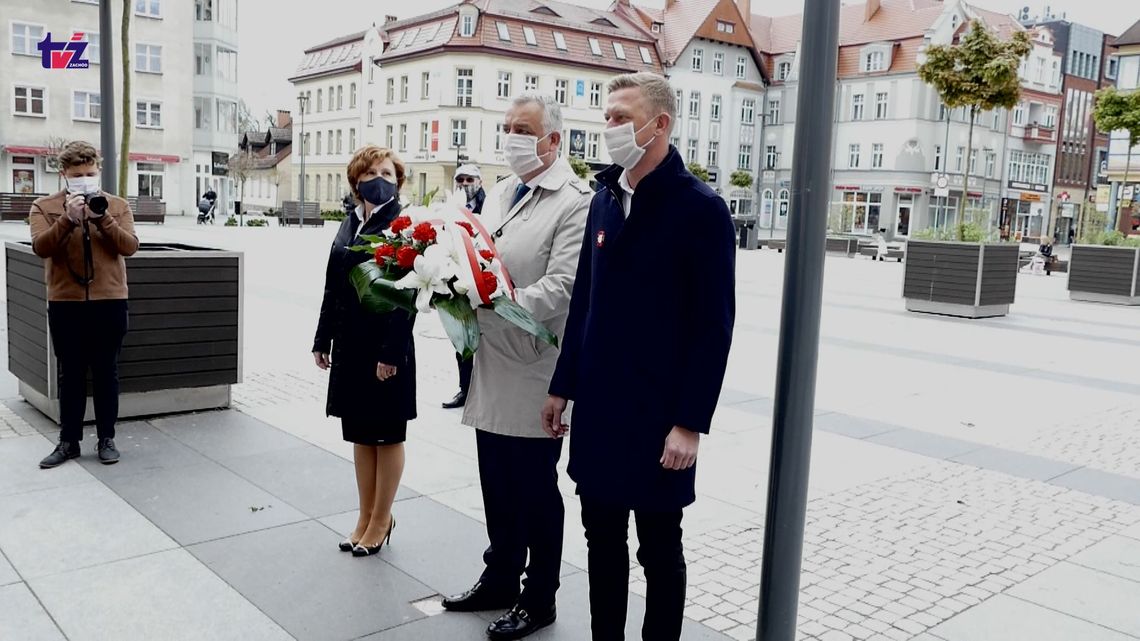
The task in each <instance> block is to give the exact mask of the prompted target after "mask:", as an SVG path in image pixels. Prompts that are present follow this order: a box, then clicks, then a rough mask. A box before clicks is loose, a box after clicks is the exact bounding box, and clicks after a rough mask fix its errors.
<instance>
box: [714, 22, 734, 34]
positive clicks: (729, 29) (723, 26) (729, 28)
mask: <svg viewBox="0 0 1140 641" xmlns="http://www.w3.org/2000/svg"><path fill="white" fill-rule="evenodd" d="M716 30H717V31H719V32H720V33H735V32H736V25H735V24H733V23H731V22H727V21H724V20H717V21H716Z"/></svg>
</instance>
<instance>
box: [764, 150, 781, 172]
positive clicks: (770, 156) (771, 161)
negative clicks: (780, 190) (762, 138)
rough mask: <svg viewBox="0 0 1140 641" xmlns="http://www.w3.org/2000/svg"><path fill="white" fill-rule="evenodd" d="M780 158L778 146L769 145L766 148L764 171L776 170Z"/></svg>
mask: <svg viewBox="0 0 1140 641" xmlns="http://www.w3.org/2000/svg"><path fill="white" fill-rule="evenodd" d="M778 158H779V152H777V151H776V145H768V146H767V147H765V148H764V169H775V168H776V162H777V160H778Z"/></svg>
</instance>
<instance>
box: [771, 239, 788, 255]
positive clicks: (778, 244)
mask: <svg viewBox="0 0 1140 641" xmlns="http://www.w3.org/2000/svg"><path fill="white" fill-rule="evenodd" d="M768 246H769V247H771V248H772V249H775V250H776V251H778V252H780V253H781V254H782V253H784V248H786V247H787V246H788V241H787V240H786V239H784V238H773V239H772V240H769V241H768Z"/></svg>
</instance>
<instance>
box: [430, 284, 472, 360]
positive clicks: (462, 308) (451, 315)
mask: <svg viewBox="0 0 1140 641" xmlns="http://www.w3.org/2000/svg"><path fill="white" fill-rule="evenodd" d="M435 310H436V311H437V312H439V319H440V321H442V322H443V330H444V331H445V332H447V337H448V338H450V339H451V344H452V345H453V346H454V347H455V352H456V353H457V354H460V355H462V356H463V358H464V360H466V359H469V358H471V357H472V356H474V355H475V350H477V349H479V320H478V319H477V318H476V317H475V310H473V309H471V303H470V302H469V301H468V300H467V299H466V298H459V297H456V298H448V299H442V300H439V301H436V303H435Z"/></svg>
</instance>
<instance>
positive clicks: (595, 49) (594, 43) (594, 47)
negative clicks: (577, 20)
mask: <svg viewBox="0 0 1140 641" xmlns="http://www.w3.org/2000/svg"><path fill="white" fill-rule="evenodd" d="M589 41H590V53H592V54H594V55H595V56H600V55H602V45H601V44H599V43H598V39H597V38H589Z"/></svg>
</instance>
